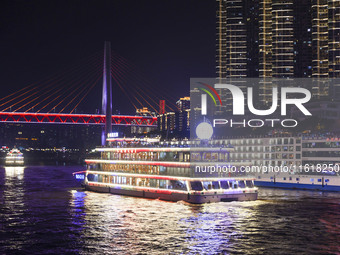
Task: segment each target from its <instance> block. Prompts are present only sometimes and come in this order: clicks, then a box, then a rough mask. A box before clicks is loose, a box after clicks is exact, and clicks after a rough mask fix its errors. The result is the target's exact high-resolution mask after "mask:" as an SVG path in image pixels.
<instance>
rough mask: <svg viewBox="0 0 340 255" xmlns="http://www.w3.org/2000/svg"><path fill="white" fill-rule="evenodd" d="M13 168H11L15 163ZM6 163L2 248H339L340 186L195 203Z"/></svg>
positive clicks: (0, 207)
mask: <svg viewBox="0 0 340 255" xmlns="http://www.w3.org/2000/svg"><path fill="white" fill-rule="evenodd" d="M12 170H13V169H12ZM12 170H10V169H7V168H6V169H1V168H0V201H1V204H0V254H3V253H4V254H11V253H16V254H45V253H51V254H66V253H69V254H219V253H225V254H238V253H239V254H273V253H275V254H295V253H300V254H320V253H325V254H326V253H333V254H334V253H336V252H340V248H339V240H340V226H339V222H340V194H339V193H320V192H309V191H291V190H273V189H261V190H260V199H259V200H257V201H252V202H230V203H213V204H204V205H191V204H187V203H185V202H177V203H172V202H164V201H159V200H148V199H142V198H133V197H124V196H117V195H111V194H104V193H94V192H88V191H84V190H82V189H80V188H79V187H77V184H76V183H75V181H74V180H73V179H72V175H71V173H72V172H73V171H76V170H81V169H80V168H74V167H28V168H25V169H24V170H20V171H12Z"/></svg>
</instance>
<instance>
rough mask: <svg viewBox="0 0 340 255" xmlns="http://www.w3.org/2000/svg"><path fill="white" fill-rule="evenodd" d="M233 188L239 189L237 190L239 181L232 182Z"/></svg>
mask: <svg viewBox="0 0 340 255" xmlns="http://www.w3.org/2000/svg"><path fill="white" fill-rule="evenodd" d="M231 187H232V188H233V189H237V188H238V185H237V181H232V182H231Z"/></svg>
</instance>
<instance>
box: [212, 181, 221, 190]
mask: <svg viewBox="0 0 340 255" xmlns="http://www.w3.org/2000/svg"><path fill="white" fill-rule="evenodd" d="M211 184H212V188H213V189H219V188H220V184H219V183H218V181H213V182H211Z"/></svg>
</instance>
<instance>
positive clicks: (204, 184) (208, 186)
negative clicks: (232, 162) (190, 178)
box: [203, 181, 212, 190]
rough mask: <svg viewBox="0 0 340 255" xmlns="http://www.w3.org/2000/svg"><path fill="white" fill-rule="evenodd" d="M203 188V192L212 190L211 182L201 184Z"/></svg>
mask: <svg viewBox="0 0 340 255" xmlns="http://www.w3.org/2000/svg"><path fill="white" fill-rule="evenodd" d="M203 187H204V189H205V190H210V189H211V188H212V186H211V182H208V181H206V182H203Z"/></svg>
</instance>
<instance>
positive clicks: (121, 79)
mask: <svg viewBox="0 0 340 255" xmlns="http://www.w3.org/2000/svg"><path fill="white" fill-rule="evenodd" d="M111 72H114V73H115V74H116V75H115V76H114V75H113V74H112V73H111V76H112V78H113V79H114V80H115V81H117V82H118V83H117V84H118V86H119V87H120V89H121V90H122V91H124V92H125V94H126V95H127V97H128V98H130V96H129V94H128V93H127V92H126V90H125V89H124V86H123V85H122V84H121V83H124V84H126V81H125V80H124V79H123V78H122V77H121V75H120V74H119V73H118V72H119V71H118V70H112V69H111ZM119 81H120V82H119ZM132 97H133V98H134V99H135V100H136V101H137V102H138V103H139V105H140V107H143V104H142V103H141V102H140V101H139V100H138V99H137V98H136V97H135V96H133V95H132ZM130 102H131V103H132V104H133V105H134V107H135V108H136V109H138V108H137V107H136V106H135V104H134V103H133V101H132V100H131V99H130Z"/></svg>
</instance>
